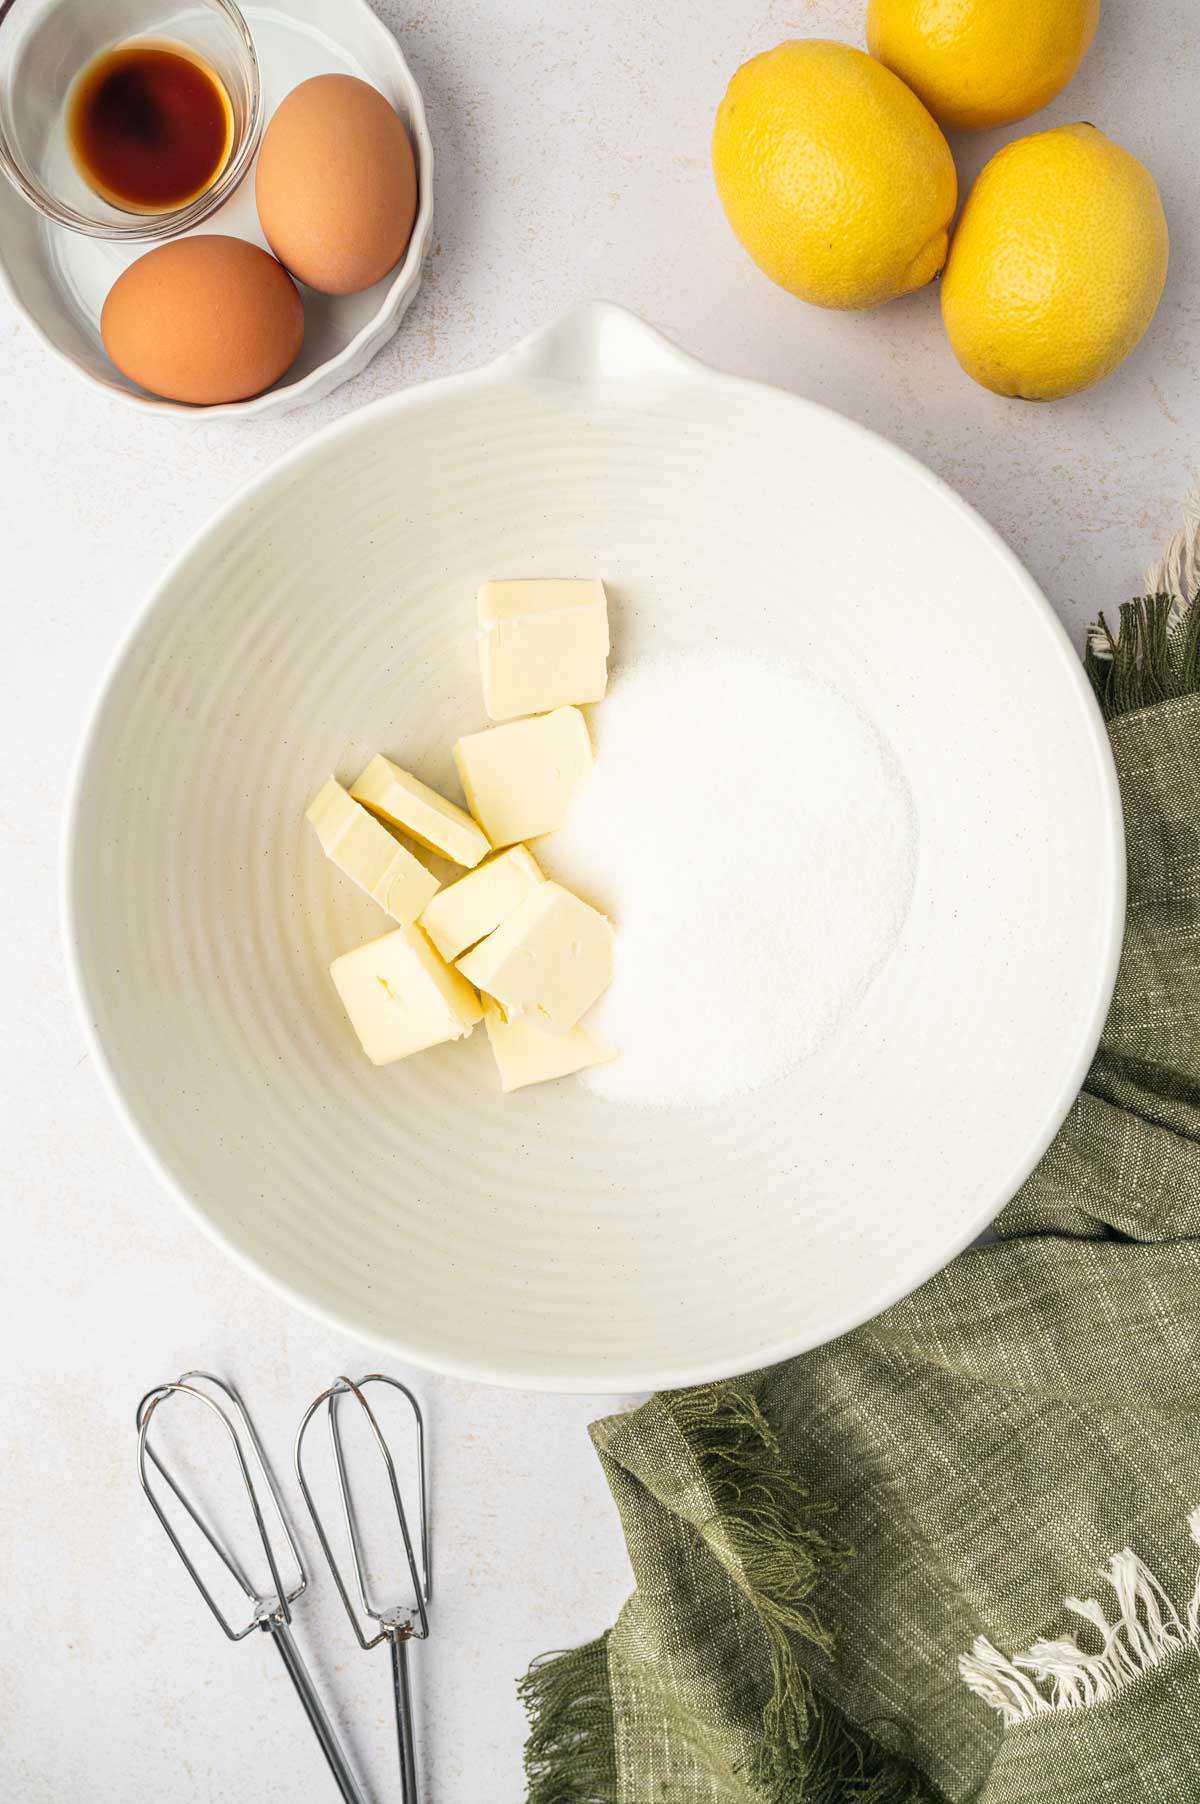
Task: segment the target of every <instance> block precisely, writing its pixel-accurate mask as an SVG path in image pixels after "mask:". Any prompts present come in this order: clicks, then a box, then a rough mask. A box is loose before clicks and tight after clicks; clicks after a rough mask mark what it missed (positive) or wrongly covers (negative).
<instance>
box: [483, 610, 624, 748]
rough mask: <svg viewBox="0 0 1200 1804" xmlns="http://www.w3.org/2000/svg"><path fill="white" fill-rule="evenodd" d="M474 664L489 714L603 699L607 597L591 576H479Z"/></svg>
mask: <svg viewBox="0 0 1200 1804" xmlns="http://www.w3.org/2000/svg"><path fill="white" fill-rule="evenodd" d="M478 607H479V626H480V632H481V637H480V641H479V669H480V674H481V676H482V678H483V703H484V707H485V708H486V709H487V712H488V718H489V719H490V720H515V719H517V717H518V716H519V715H522V714H546V713H549V711H550V709H551V708H560V707H562V706H563V704H564V703H565V702H598V701H601V700H603V697H604V691H605V688H606V686H607V683H608V650H609V637H608V600H607V597H606V596H605V593H604V584H603V583H601V582H596V581H595V580H594V579H588V580H586V581H580V580H578V579H575V578H572V579H569V580H566V579H553V580H548V579H545V578H536V579H531V580H527V581H522V582H497V583H484V585H483V587H482V588H481V589H480V591H479V599H478Z"/></svg>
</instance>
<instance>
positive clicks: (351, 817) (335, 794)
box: [306, 777, 438, 927]
mask: <svg viewBox="0 0 1200 1804" xmlns="http://www.w3.org/2000/svg"><path fill="white" fill-rule="evenodd" d="M306 818H307V819H308V820H310V821H311V822H312V824H313V827H314V828H315V829H316V835H317V838H318V839H319V840H320V842H321V849H322V851H323V852H324V854H325V856H326V858H328V859H329V860H330V861H331V862H332V863H333V864H336V866H337V868H338V870H339V871H343V872H344V873H345V875H346V876H347V877H349V879H350V881H351V882H352V883H357V885H358V887H359V889H364V890H366V892H367V894H368V896H370V897H371V899H372V901H374V902H378V904H379V906H380V908H382V909H385V910H386V911H387V913H388V914H390V915H391V917H392V919H393V920H395V921H399V922H400V923H401V925H402V926H405V927H406V926H408V924H409V923H410V922H411V921H415V920H416V918H417V916H418V915H419V914H420V912H421V910H422V909H423V908H424V907H425V905H426V904H427V903H428V902H429V901H430V900H431V899H432V898H433V897H434V896H436V895H437V892H438V880H437V878H436V877H435V876H434V875H433V873H432V871H427V870H426V869H425V866H424V865H423V864H422V863H421V861H420V859H419V858H414V857H413V855H412V853H411V852H410V851H409V850H408V847H407V846H402V845H401V844H400V841H399V840H398V839H394V838H393V837H392V835H391V834H390V833H389V832H388V830H387V828H386V827H385V826H383V825H382V824H381V823H380V822H379V821H377V820H376V819H375V818H374V816H372V815H370V814H368V813H367V811H366V809H365V808H360V807H359V805H358V803H357V802H356V801H355V800H354V799H353V797H351V796H349V795H348V794H347V793H346V791H345V790H344V789H343V788H342V785H341V784H340V783H339V782H338V780H337V778H336V777H330V779H329V781H328V783H326V784H325V786H324V788H323V789H321V790H320V791H319V792H318V794H317V795H316V797H315V798H314V800H313V803H312V806H311V807H310V808H309V810H308V813H307V816H306Z"/></svg>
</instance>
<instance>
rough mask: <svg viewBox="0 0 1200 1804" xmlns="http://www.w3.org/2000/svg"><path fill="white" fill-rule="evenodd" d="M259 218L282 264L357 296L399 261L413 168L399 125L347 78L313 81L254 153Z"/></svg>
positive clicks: (412, 212)
mask: <svg viewBox="0 0 1200 1804" xmlns="http://www.w3.org/2000/svg"><path fill="white" fill-rule="evenodd" d="M255 196H256V199H257V201H258V217H259V219H260V221H261V222H262V229H263V231H264V232H265V233H266V237H267V243H268V244H269V245H270V246H271V249H272V250H273V251H274V252H275V255H276V256H277V257H278V258H279V260H280V262H281V263H284V264H286V266H287V267H288V269H290V270H291V272H292V274H293V275H294V276H295V277H296V278H297V279H298V280H299V281H301V282H307V283H308V285H309V287H310V288H317V289H319V290H320V291H321V293H322V294H357V293H358V291H359V290H360V289H361V288H370V286H371V285H372V283H373V282H378V281H380V280H381V279H382V278H383V277H384V276H386V275H387V273H388V271H389V270H390V269H394V268H395V266H396V264H397V263H398V262H399V261H400V259H401V257H402V256H403V255H404V252H405V249H406V247H407V245H408V241H409V238H410V237H411V236H412V229H413V220H414V219H415V218H416V216H417V169H416V163H415V162H414V160H413V149H412V144H411V143H410V141H409V136H408V133H407V131H406V130H405V128H404V124H403V122H402V120H401V119H400V117H399V115H398V114H397V113H396V112H395V111H394V109H393V108H392V107H391V106H389V104H388V102H387V101H386V100H385V99H384V97H383V95H382V94H381V93H379V91H378V89H376V88H372V87H370V86H369V85H368V84H367V83H366V82H365V81H359V80H358V79H357V78H356V77H355V76H353V75H314V76H313V77H312V79H311V80H310V81H302V82H301V83H300V86H299V87H298V88H293V89H292V91H291V93H290V94H289V95H288V96H287V99H286V100H285V101H284V102H283V104H282V105H281V106H280V107H279V109H278V110H277V112H276V114H275V116H274V118H273V119H272V120H271V123H270V125H268V127H267V131H266V136H265V137H264V138H263V142H262V149H261V150H260V151H259V153H258V174H257V176H256V178H255Z"/></svg>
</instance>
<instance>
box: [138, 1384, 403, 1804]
mask: <svg viewBox="0 0 1200 1804" xmlns="http://www.w3.org/2000/svg"><path fill="white" fill-rule="evenodd" d="M201 1384H204V1385H207V1386H211V1387H212V1388H213V1389H215V1390H216V1391H218V1392H219V1393H220V1396H221V1398H222V1399H223V1401H221V1402H218V1401H216V1400H215V1399H214V1398H213V1397H210V1396H208V1395H206V1393H205V1391H203V1390H201V1389H200V1388H199V1386H200V1385H201ZM171 1397H183V1398H188V1399H191V1400H193V1401H194V1402H196V1403H200V1404H202V1405H203V1406H204V1407H205V1408H206V1409H208V1410H211V1411H212V1413H213V1415H214V1416H216V1418H217V1420H218V1421H219V1422H220V1423H221V1425H222V1427H223V1428H224V1431H225V1434H226V1436H227V1437H228V1440H229V1443H230V1446H231V1448H232V1450H233V1455H234V1458H235V1459H236V1461H237V1470H238V1473H239V1475H240V1477H241V1481H242V1484H243V1486H244V1488H245V1492H246V1496H247V1498H248V1499H249V1503H250V1509H251V1511H252V1513H253V1518H254V1526H255V1530H256V1531H257V1535H258V1539H259V1541H260V1542H261V1544H262V1549H263V1553H264V1554H265V1556H266V1561H267V1566H268V1568H269V1571H270V1575H271V1584H272V1586H273V1587H274V1589H273V1594H272V1595H269V1596H266V1597H263V1596H261V1595H260V1594H259V1592H258V1591H257V1590H256V1589H255V1587H254V1586H253V1584H252V1583H251V1582H250V1580H249V1579H248V1578H247V1576H246V1574H245V1572H244V1571H243V1569H242V1567H241V1566H240V1565H239V1563H238V1561H237V1559H236V1558H235V1557H234V1555H233V1553H232V1552H230V1551H229V1549H228V1548H227V1547H226V1546H225V1545H223V1543H222V1542H221V1541H220V1540H219V1539H218V1537H217V1535H216V1534H215V1532H214V1531H213V1530H212V1529H211V1528H210V1527H209V1525H208V1524H207V1522H205V1520H204V1518H203V1517H202V1516H201V1514H200V1512H199V1510H198V1509H197V1508H196V1507H195V1506H194V1505H193V1504H192V1503H191V1502H190V1501H189V1499H188V1498H187V1497H186V1496H185V1495H184V1493H183V1491H182V1490H181V1488H180V1486H179V1485H178V1484H177V1483H176V1481H175V1479H174V1478H172V1476H171V1474H170V1473H169V1472H168V1471H167V1469H166V1467H165V1466H164V1465H163V1463H162V1461H161V1460H160V1459H159V1457H158V1455H157V1454H156V1453H155V1452H154V1449H153V1448H152V1447H151V1446H150V1444H149V1431H150V1424H151V1422H152V1420H153V1418H154V1415H155V1412H156V1411H157V1410H158V1409H160V1408H161V1407H162V1405H163V1404H164V1403H165V1402H166V1401H167V1399H168V1398H171ZM310 1413H311V1412H310ZM231 1414H232V1418H233V1419H232V1420H231ZM137 1428H138V1473H139V1476H140V1478H141V1481H142V1489H143V1490H144V1491H145V1493H146V1496H147V1497H148V1498H149V1499H150V1503H151V1505H152V1506H153V1509H154V1513H155V1515H156V1516H157V1517H158V1519H159V1521H160V1522H161V1523H162V1526H163V1528H164V1529H165V1530H166V1532H167V1536H168V1538H169V1540H170V1542H171V1545H172V1546H173V1547H174V1549H175V1551H176V1553H177V1554H178V1555H179V1557H180V1559H181V1560H182V1561H183V1564H184V1566H185V1567H186V1569H187V1571H188V1572H189V1573H190V1574H191V1577H192V1580H193V1582H194V1584H195V1586H196V1589H197V1590H198V1591H199V1593H200V1595H201V1597H202V1598H203V1599H204V1601H205V1603H206V1604H207V1605H208V1607H209V1609H210V1610H211V1611H212V1613H213V1615H214V1616H215V1617H216V1619H217V1621H218V1622H219V1623H220V1625H221V1627H222V1629H224V1631H225V1633H226V1635H227V1636H228V1637H229V1639H230V1641H243V1640H244V1639H245V1637H246V1636H247V1635H249V1634H250V1632H251V1630H252V1629H262V1630H264V1631H265V1632H266V1633H267V1634H268V1635H270V1637H271V1640H272V1642H273V1643H274V1645H275V1647H276V1648H277V1649H278V1650H279V1656H280V1658H281V1660H282V1661H283V1664H284V1667H285V1668H286V1670H287V1675H288V1677H289V1678H290V1679H291V1681H292V1684H293V1685H294V1686H295V1688H296V1692H297V1695H298V1696H299V1698H300V1702H301V1703H302V1704H303V1705H304V1709H305V1712H306V1714H307V1716H308V1720H309V1722H310V1723H311V1724H312V1727H313V1731H314V1733H315V1734H316V1737H317V1740H318V1742H319V1743H320V1746H321V1752H322V1753H323V1754H324V1756H325V1758H326V1760H327V1761H328V1763H329V1768H330V1771H331V1772H332V1774H333V1776H334V1779H335V1780H336V1781H337V1786H338V1790H339V1791H340V1792H341V1794H342V1797H343V1799H344V1800H345V1804H367V1800H366V1797H365V1795H364V1793H363V1792H362V1791H361V1790H360V1788H359V1785H358V1782H357V1780H356V1779H355V1777H354V1774H353V1772H352V1771H351V1770H350V1767H349V1765H348V1764H347V1762H346V1757H345V1755H344V1754H343V1752H342V1749H341V1745H340V1743H339V1742H338V1739H337V1736H336V1735H335V1733H334V1729H333V1725H332V1723H331V1722H330V1721H329V1718H328V1716H327V1715H326V1713H325V1707H324V1705H323V1704H322V1703H321V1700H320V1697H319V1696H318V1695H317V1692H316V1689H315V1687H314V1685H313V1682H312V1679H311V1678H310V1677H309V1674H308V1669H307V1667H306V1666H305V1664H304V1661H303V1660H302V1658H301V1656H300V1650H299V1648H298V1647H297V1646H296V1643H295V1640H294V1639H293V1637H292V1631H291V1622H292V1605H293V1604H294V1603H295V1601H296V1599H297V1598H298V1597H299V1596H300V1595H301V1594H302V1593H303V1591H304V1589H305V1587H306V1585H307V1584H308V1577H307V1574H306V1573H305V1570H304V1562H303V1560H302V1559H301V1557H300V1549H299V1547H298V1546H297V1545H296V1539H295V1536H294V1535H293V1534H292V1531H291V1529H290V1528H289V1527H288V1523H287V1518H286V1517H285V1515H284V1511H283V1502H282V1499H281V1498H280V1495H279V1491H278V1489H277V1487H276V1484H275V1480H274V1478H273V1477H272V1475H271V1469H270V1467H269V1466H268V1464H267V1461H266V1458H265V1456H264V1454H263V1451H262V1447H261V1445H260V1443H259V1440H258V1436H257V1435H256V1434H255V1432H254V1427H253V1424H252V1423H251V1421H250V1418H249V1416H248V1415H247V1413H246V1409H245V1406H244V1404H243V1403H242V1400H241V1398H240V1397H239V1396H238V1394H237V1392H236V1391H235V1390H234V1389H233V1387H232V1386H231V1385H228V1384H223V1383H222V1382H221V1380H220V1379H219V1378H214V1377H213V1376H212V1374H211V1373H209V1372H184V1373H183V1374H182V1376H181V1377H179V1378H178V1379H176V1381H175V1382H174V1383H173V1384H160V1385H156V1386H155V1387H154V1389H153V1390H150V1391H147V1392H146V1395H145V1396H144V1397H143V1398H142V1400H141V1402H140V1403H139V1404H138V1407H137ZM247 1449H248V1450H249V1452H250V1454H251V1456H252V1458H253V1460H254V1463H255V1465H256V1466H257V1467H258V1471H259V1473H260V1475H261V1480H262V1483H263V1484H264V1485H265V1487H266V1492H267V1496H268V1498H269V1499H270V1506H271V1512H272V1514H273V1515H274V1518H275V1521H276V1524H277V1526H278V1530H279V1532H280V1533H281V1534H282V1536H283V1538H284V1540H285V1541H286V1543H287V1547H288V1553H289V1555H290V1559H291V1561H292V1562H293V1564H294V1566H295V1570H296V1578H295V1581H294V1583H293V1584H292V1586H291V1589H290V1590H289V1589H287V1588H286V1587H285V1585H284V1582H283V1580H282V1578H281V1577H280V1571H279V1562H278V1559H277V1557H276V1552H275V1548H274V1547H273V1545H272V1542H271V1536H270V1534H269V1533H268V1531H267V1525H266V1521H265V1519H264V1516H263V1511H262V1506H261V1505H260V1503H259V1498H258V1493H257V1491H256V1490H255V1486H254V1480H253V1478H252V1476H251V1469H250V1464H249V1462H248V1461H247V1457H246V1451H247ZM148 1466H153V1468H154V1470H155V1471H156V1472H157V1473H158V1474H159V1476H160V1477H161V1479H162V1480H163V1482H164V1483H165V1484H166V1485H167V1486H168V1487H169V1488H170V1490H171V1492H172V1493H173V1494H174V1496H175V1497H176V1499H177V1500H178V1502H179V1503H180V1504H181V1506H182V1507H183V1509H184V1510H186V1512H187V1514H188V1515H189V1516H190V1518H191V1520H192V1522H193V1523H194V1524H195V1526H196V1528H197V1529H198V1530H199V1531H200V1533H201V1534H202V1535H203V1537H204V1539H205V1541H206V1542H207V1543H208V1545H209V1547H210V1548H211V1549H212V1552H213V1553H214V1554H215V1555H216V1557H217V1558H218V1559H219V1560H220V1562H221V1564H222V1565H223V1566H224V1568H225V1570H226V1571H227V1572H228V1573H229V1575H230V1577H231V1578H232V1579H233V1580H234V1582H235V1583H236V1584H237V1586H238V1587H239V1589H240V1590H241V1592H242V1593H243V1595H244V1596H245V1597H246V1599H247V1600H248V1602H249V1604H250V1619H249V1621H248V1622H247V1623H246V1624H245V1626H244V1627H241V1628H239V1627H236V1626H235V1625H234V1624H233V1623H232V1622H231V1621H230V1620H229V1618H228V1616H227V1615H226V1614H225V1612H224V1611H223V1610H222V1608H221V1606H220V1605H219V1604H218V1602H217V1600H216V1598H215V1597H214V1596H213V1594H212V1592H211V1591H210V1590H209V1587H208V1586H207V1585H206V1584H205V1582H204V1580H203V1578H202V1577H201V1576H200V1573H199V1571H198V1570H197V1568H196V1566H195V1564H194V1562H193V1560H192V1558H191V1555H190V1554H189V1553H188V1551H187V1549H186V1547H184V1545H183V1543H182V1541H181V1540H180V1539H179V1536H178V1535H177V1534H176V1532H175V1528H174V1526H173V1524H172V1523H171V1521H170V1519H169V1517H168V1516H167V1515H166V1513H165V1511H164V1509H163V1506H162V1503H161V1502H160V1501H159V1498H158V1496H157V1495H156V1492H155V1489H154V1487H153V1485H152V1484H151V1479H150V1472H149V1470H148ZM309 1507H310V1508H311V1507H312V1505H311V1501H310V1504H309ZM423 1508H424V1505H423V1504H422V1509H423ZM322 1541H324V1537H323V1536H322ZM326 1552H328V1549H326ZM343 1596H345V1593H344V1592H343Z"/></svg>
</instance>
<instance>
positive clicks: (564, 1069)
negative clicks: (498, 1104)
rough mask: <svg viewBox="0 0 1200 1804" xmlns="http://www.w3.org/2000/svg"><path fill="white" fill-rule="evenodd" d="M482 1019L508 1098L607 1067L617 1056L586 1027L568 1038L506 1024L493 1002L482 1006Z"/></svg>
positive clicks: (515, 1023) (521, 1023) (525, 1023)
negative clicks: (510, 1094)
mask: <svg viewBox="0 0 1200 1804" xmlns="http://www.w3.org/2000/svg"><path fill="white" fill-rule="evenodd" d="M483 1019H484V1025H485V1026H486V1027H487V1032H488V1039H489V1041H490V1042H491V1047H492V1052H493V1053H494V1054H495V1059H496V1069H497V1071H499V1073H500V1088H501V1089H502V1090H503V1091H504V1092H505V1093H506V1094H507V1092H508V1091H510V1090H523V1089H524V1087H525V1085H526V1084H544V1083H547V1082H549V1080H550V1079H551V1078H555V1077H570V1076H571V1074H572V1073H573V1072H575V1071H586V1070H587V1069H588V1067H589V1066H591V1065H604V1064H607V1062H608V1060H609V1059H615V1058H616V1056H617V1055H616V1053H615V1052H614V1051H613V1049H612V1047H611V1046H606V1045H605V1044H604V1042H603V1041H602V1040H598V1039H597V1038H596V1036H595V1034H590V1033H589V1032H588V1030H587V1028H586V1027H573V1028H572V1029H571V1031H570V1032H569V1033H565V1034H544V1033H542V1032H540V1030H539V1029H538V1028H536V1027H531V1026H530V1024H529V1022H528V1021H521V1020H517V1021H506V1020H505V1019H504V1016H503V1015H502V1014H501V1012H500V1010H499V1008H498V1007H497V1006H496V1004H495V1003H494V1002H492V1001H490V1000H489V1001H486V1002H485V1003H484V1005H483Z"/></svg>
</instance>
